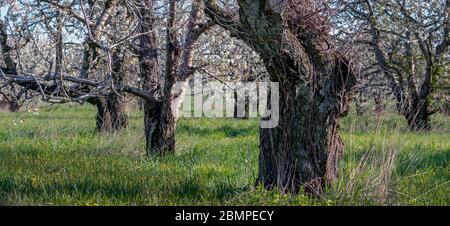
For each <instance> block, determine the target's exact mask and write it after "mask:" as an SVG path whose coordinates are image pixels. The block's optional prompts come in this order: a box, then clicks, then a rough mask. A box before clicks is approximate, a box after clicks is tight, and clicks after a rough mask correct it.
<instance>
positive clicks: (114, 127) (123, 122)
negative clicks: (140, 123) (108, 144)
mask: <svg viewBox="0 0 450 226" xmlns="http://www.w3.org/2000/svg"><path fill="white" fill-rule="evenodd" d="M89 103H91V104H93V105H95V106H96V107H97V116H96V129H97V131H99V132H107V133H112V132H117V131H120V130H121V129H123V128H126V127H127V125H128V118H127V115H126V113H125V109H124V105H123V103H122V101H121V98H120V97H119V96H118V95H117V94H110V95H108V96H107V97H101V98H95V99H93V100H89Z"/></svg>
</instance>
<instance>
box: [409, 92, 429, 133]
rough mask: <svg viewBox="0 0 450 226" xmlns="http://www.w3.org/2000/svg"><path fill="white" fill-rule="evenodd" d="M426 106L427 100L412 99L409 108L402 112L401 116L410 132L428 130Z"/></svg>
mask: <svg viewBox="0 0 450 226" xmlns="http://www.w3.org/2000/svg"><path fill="white" fill-rule="evenodd" d="M428 105H429V103H428V100H427V99H421V98H417V99H416V98H413V99H412V100H411V102H410V103H409V107H408V108H407V109H406V110H405V111H404V113H403V115H404V116H405V118H406V120H407V121H408V125H409V128H410V129H411V130H412V131H425V130H429V129H430V113H429V111H428Z"/></svg>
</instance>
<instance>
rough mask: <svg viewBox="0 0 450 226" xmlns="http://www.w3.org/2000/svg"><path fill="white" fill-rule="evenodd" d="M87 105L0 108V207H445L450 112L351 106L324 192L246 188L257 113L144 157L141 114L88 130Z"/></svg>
mask: <svg viewBox="0 0 450 226" xmlns="http://www.w3.org/2000/svg"><path fill="white" fill-rule="evenodd" d="M95 114H96V111H95V109H94V108H93V107H89V106H87V105H86V106H83V107H80V106H79V105H65V106H53V107H51V106H48V107H43V108H40V109H39V113H37V112H20V113H15V114H7V113H0V128H1V129H0V205H450V118H445V117H443V116H442V115H440V114H436V115H434V116H433V117H432V122H431V123H432V125H433V129H432V130H431V131H429V132H420V133H411V132H409V130H408V128H407V126H406V122H405V120H404V118H403V117H401V116H398V115H396V114H394V113H385V114H383V115H382V116H381V117H379V118H378V117H376V116H375V115H373V114H370V113H368V114H367V115H363V116H356V115H355V114H354V113H350V114H349V115H348V116H347V117H345V118H344V120H343V123H342V133H341V136H342V138H343V140H344V142H345V144H346V148H345V154H344V158H343V159H342V161H341V162H340V178H339V181H338V182H337V183H335V184H334V185H333V186H332V187H330V188H329V189H328V190H327V191H326V192H325V194H324V195H323V197H321V198H318V199H311V198H309V197H307V196H305V195H301V194H300V195H289V194H287V195H283V194H280V193H279V192H277V191H266V190H264V189H262V188H261V187H255V180H256V177H257V169H258V143H259V138H258V134H259V130H258V123H259V122H258V119H250V120H239V119H227V118H218V119H211V118H189V119H181V120H180V122H179V123H178V130H177V134H176V138H177V150H176V154H175V155H173V156H166V157H162V158H147V157H146V156H145V151H144V145H145V141H144V134H143V117H142V115H141V113H140V112H135V113H131V114H130V125H129V127H128V128H127V129H125V130H123V131H121V132H120V133H118V134H99V133H97V132H96V131H95Z"/></svg>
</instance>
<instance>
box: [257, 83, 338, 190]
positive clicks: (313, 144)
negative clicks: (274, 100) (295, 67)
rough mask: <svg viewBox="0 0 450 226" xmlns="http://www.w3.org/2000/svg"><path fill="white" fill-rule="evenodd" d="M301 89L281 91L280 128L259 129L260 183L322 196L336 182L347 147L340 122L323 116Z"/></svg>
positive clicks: (334, 117) (293, 85)
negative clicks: (338, 165) (343, 140)
mask: <svg viewBox="0 0 450 226" xmlns="http://www.w3.org/2000/svg"><path fill="white" fill-rule="evenodd" d="M300 89H301V87H300V86H298V85H295V84H289V85H288V86H287V87H282V88H281V90H280V101H279V103H280V105H279V108H280V120H279V125H278V126H277V127H275V128H269V129H266V128H261V129H260V157H259V176H258V180H257V182H258V183H261V184H263V185H264V186H265V187H266V188H272V187H278V188H280V189H281V190H282V191H283V192H294V193H296V192H298V191H299V190H300V189H301V188H302V187H303V188H304V189H305V191H306V192H307V193H309V194H312V195H319V194H321V193H322V191H323V188H324V186H325V185H326V184H327V182H332V181H334V180H335V179H336V178H337V161H338V159H339V157H340V156H341V155H342V152H343V149H344V144H343V142H342V140H341V138H340V137H339V118H338V117H336V116H335V115H328V114H323V113H321V110H320V105H319V104H317V103H316V102H315V100H314V99H311V98H310V95H309V94H307V93H302V92H301V91H300Z"/></svg>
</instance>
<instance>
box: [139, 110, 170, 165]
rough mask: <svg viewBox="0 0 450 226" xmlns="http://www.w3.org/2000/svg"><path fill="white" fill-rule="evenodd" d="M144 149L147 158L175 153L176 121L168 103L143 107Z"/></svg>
mask: <svg viewBox="0 0 450 226" xmlns="http://www.w3.org/2000/svg"><path fill="white" fill-rule="evenodd" d="M144 116H145V136H146V149H147V154H148V155H149V156H156V155H165V154H169V153H173V152H174V151H175V129H176V120H175V116H174V114H173V112H172V109H171V107H170V102H169V101H164V102H163V103H161V104H160V105H158V106H153V105H152V103H146V104H145V106H144Z"/></svg>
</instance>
